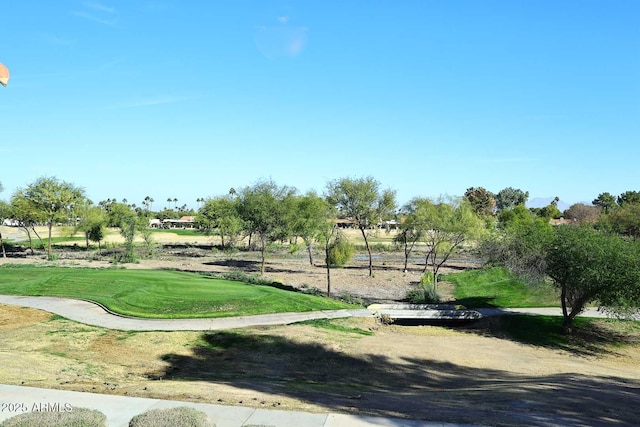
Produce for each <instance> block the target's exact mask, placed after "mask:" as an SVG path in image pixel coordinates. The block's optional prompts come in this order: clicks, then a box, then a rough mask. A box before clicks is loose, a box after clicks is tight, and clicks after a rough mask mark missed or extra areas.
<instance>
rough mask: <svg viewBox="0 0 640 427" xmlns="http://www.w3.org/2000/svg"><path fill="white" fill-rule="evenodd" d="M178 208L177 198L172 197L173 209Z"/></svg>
mask: <svg viewBox="0 0 640 427" xmlns="http://www.w3.org/2000/svg"><path fill="white" fill-rule="evenodd" d="M177 208H178V199H176V198H175V197H174V198H173V209H177Z"/></svg>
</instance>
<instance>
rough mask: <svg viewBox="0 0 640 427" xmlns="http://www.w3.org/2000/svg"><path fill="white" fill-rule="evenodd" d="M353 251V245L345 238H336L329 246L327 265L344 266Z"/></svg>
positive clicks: (351, 256)
mask: <svg viewBox="0 0 640 427" xmlns="http://www.w3.org/2000/svg"><path fill="white" fill-rule="evenodd" d="M355 251H356V250H355V247H354V246H353V244H352V243H350V242H349V241H348V240H347V239H345V238H338V239H336V240H335V241H334V242H333V244H331V245H330V246H329V259H328V260H329V265H330V266H332V267H344V266H345V265H347V264H348V263H349V261H351V259H352V258H353V255H354V254H355Z"/></svg>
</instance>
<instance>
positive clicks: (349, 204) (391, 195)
mask: <svg viewBox="0 0 640 427" xmlns="http://www.w3.org/2000/svg"><path fill="white" fill-rule="evenodd" d="M395 196H396V195H395V192H394V191H391V190H384V191H382V190H380V183H379V182H378V181H376V180H375V179H373V178H372V177H366V178H357V179H351V178H342V179H340V180H337V181H332V182H329V183H328V184H327V201H329V203H331V204H332V205H333V206H335V207H337V208H338V210H339V211H340V213H341V214H342V215H344V216H346V217H348V218H352V219H353V220H354V221H355V224H356V226H357V227H358V229H359V230H360V232H361V233H362V237H363V238H364V244H365V246H366V247H367V253H368V254H369V276H373V257H372V255H371V247H370V246H369V240H368V238H367V229H369V228H371V227H376V226H377V225H378V223H379V222H380V221H382V220H385V219H388V218H391V217H392V216H393V215H394V211H395V207H396V202H395Z"/></svg>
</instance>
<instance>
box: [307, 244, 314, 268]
mask: <svg viewBox="0 0 640 427" xmlns="http://www.w3.org/2000/svg"><path fill="white" fill-rule="evenodd" d="M311 245H312V243H311V242H309V243H307V252H308V253H309V264H310V265H311V266H313V249H312V247H311Z"/></svg>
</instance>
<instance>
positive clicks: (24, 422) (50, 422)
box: [0, 408, 107, 427]
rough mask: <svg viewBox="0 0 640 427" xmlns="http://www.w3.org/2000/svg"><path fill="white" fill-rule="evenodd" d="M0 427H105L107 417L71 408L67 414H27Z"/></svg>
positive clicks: (96, 412) (91, 410)
mask: <svg viewBox="0 0 640 427" xmlns="http://www.w3.org/2000/svg"><path fill="white" fill-rule="evenodd" d="M0 426H2V427H42V426H47V427H106V426H107V417H106V416H105V415H104V414H103V413H102V412H99V411H96V410H93V409H87V408H73V409H72V410H71V411H69V412H62V411H61V412H27V413H25V414H20V415H16V416H15V417H12V418H9V419H7V420H5V421H4V422H3V423H2V424H0Z"/></svg>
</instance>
